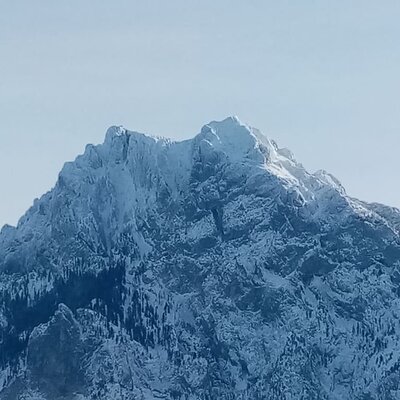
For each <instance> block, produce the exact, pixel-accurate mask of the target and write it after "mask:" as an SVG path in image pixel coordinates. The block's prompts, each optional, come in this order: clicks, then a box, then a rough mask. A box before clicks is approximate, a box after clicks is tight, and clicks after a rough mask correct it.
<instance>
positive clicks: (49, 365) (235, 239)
mask: <svg viewBox="0 0 400 400" xmlns="http://www.w3.org/2000/svg"><path fill="white" fill-rule="evenodd" d="M399 215H400V214H399V211H398V210H396V209H392V208H390V207H386V206H382V205H379V204H367V203H365V202H361V201H358V200H355V199H352V198H350V197H348V196H347V195H346V193H345V191H344V189H343V187H342V186H341V185H340V183H339V182H338V181H337V180H336V179H335V178H334V177H332V176H331V175H329V174H328V173H326V172H324V171H319V172H317V173H315V174H310V173H308V172H307V171H306V170H305V169H304V168H303V167H302V166H301V164H299V163H297V162H296V161H295V159H294V157H293V155H292V154H291V153H290V151H288V150H287V149H279V148H278V146H277V145H276V144H275V143H274V142H272V141H270V140H269V139H267V138H266V137H265V136H263V135H262V134H261V133H260V132H258V131H257V130H256V129H253V128H250V127H248V126H246V125H243V124H242V123H240V121H238V120H237V119H236V118H228V119H226V120H224V121H222V122H212V123H210V124H208V125H206V126H205V127H203V129H202V130H201V133H200V134H198V135H197V136H196V137H195V138H193V139H192V140H187V141H183V142H172V141H170V140H168V139H163V138H153V137H149V136H145V135H141V134H139V133H135V132H129V131H126V130H124V129H122V128H117V127H114V128H110V129H109V131H108V132H107V135H106V140H105V142H104V144H102V145H99V146H92V145H89V146H87V148H86V151H85V153H84V154H83V155H81V156H79V157H78V158H77V159H76V160H75V161H74V162H73V163H68V164H66V165H65V167H64V168H63V170H62V171H61V173H60V176H59V179H58V182H57V184H56V186H55V188H54V189H53V190H52V191H50V192H49V193H47V194H45V195H44V196H43V197H42V198H41V199H40V200H37V201H36V202H35V203H34V205H33V207H32V208H31V209H30V210H29V211H28V212H27V213H26V214H25V215H24V216H23V217H22V219H21V220H20V222H19V224H18V226H17V227H16V228H13V227H9V226H7V227H5V228H3V230H2V231H1V234H0V371H1V372H0V397H1V398H2V399H3V398H4V399H7V400H8V399H26V400H27V399H31V400H33V399H40V400H58V399H71V400H94V399H114V398H115V399H126V400H133V399H135V400H136V399H191V400H195V399H202V400H206V399H207V400H208V399H225V400H228V399H235V400H236V399H255V400H256V399H272V400H273V399H276V400H278V399H279V400H281V399H288V400H289V399H329V400H334V399H335V400H336V399H360V400H361V399H363V400H365V399H385V400H386V399H387V400H389V399H398V398H399V397H400V387H399V384H400V381H399V379H400V375H399V367H400V335H399V332H400V326H399V322H400V321H399V318H400V316H399V310H400V299H399V295H400V262H399V261H400V237H399V226H400V217H399Z"/></svg>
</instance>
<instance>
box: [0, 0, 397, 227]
mask: <svg viewBox="0 0 400 400" xmlns="http://www.w3.org/2000/svg"><path fill="white" fill-rule="evenodd" d="M399 21H400V1H398V0H393V1H390V0H383V1H369V0H362V1H361V0H360V1H358V0H352V1H348V0H335V1H322V0H321V1H317V0H314V1H311V0H302V1H295V0H292V1H285V0H280V1H275V0H274V1H268V0H246V1H244V0H240V1H239V0H197V1H196V0H168V1H166V0H162V1H161V0H158V1H155V0H141V1H136V0H129V1H128V0H127V1H124V0H113V1H110V0H107V1H106V0H90V1H89V0H68V1H54V0H35V1H32V0H25V1H22V0H21V1H19V0H0V226H1V225H2V224H4V223H11V224H15V223H16V222H17V219H18V218H19V217H20V216H21V215H22V213H23V212H24V211H25V210H26V209H27V208H28V207H29V206H30V205H31V204H32V201H33V199H34V198H35V197H39V196H40V195H41V194H43V193H44V192H45V191H47V190H49V189H50V188H51V187H52V186H53V185H54V183H55V181H56V178H57V174H58V172H59V170H60V169H61V167H62V165H63V163H64V162H65V161H67V160H71V159H73V158H75V156H76V155H77V154H78V153H81V152H82V150H83V149H84V146H85V144H86V143H88V142H91V143H99V142H102V140H103V138H104V134H105V130H106V129H107V127H108V126H110V125H114V124H116V125H120V124H121V125H124V126H125V127H127V128H128V129H131V130H137V131H144V132H150V133H154V134H159V135H163V136H170V137H174V138H187V137H190V136H193V135H194V134H196V133H197V132H199V130H200V128H201V126H202V125H204V124H206V123H207V122H209V121H210V120H214V119H223V118H224V117H226V116H228V115H232V114H236V115H238V116H239V118H240V119H241V120H243V121H245V122H247V123H249V124H250V125H252V126H255V127H258V128H259V129H261V130H262V131H263V132H265V133H266V134H267V135H268V136H269V137H271V138H273V139H275V140H277V142H278V144H279V145H280V146H285V147H289V148H290V149H291V150H292V151H293V152H294V153H295V155H296V157H297V159H298V160H299V161H301V162H302V163H303V164H304V165H305V166H306V167H307V168H308V169H309V170H311V171H314V170H316V169H320V168H323V169H326V170H328V171H329V172H331V173H333V174H334V175H335V176H337V177H338V178H339V179H340V180H341V181H342V183H343V184H344V186H345V187H346V188H347V191H348V193H349V194H350V195H353V196H356V197H359V198H362V199H364V200H369V201H379V202H384V203H387V204H389V205H394V206H400V186H399V162H400V159H399V151H400V23H399Z"/></svg>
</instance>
